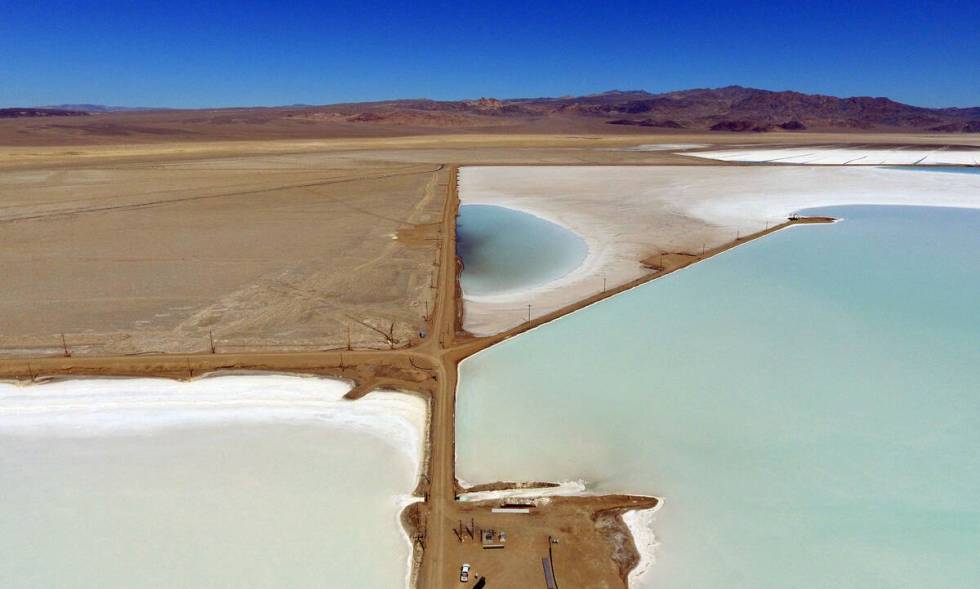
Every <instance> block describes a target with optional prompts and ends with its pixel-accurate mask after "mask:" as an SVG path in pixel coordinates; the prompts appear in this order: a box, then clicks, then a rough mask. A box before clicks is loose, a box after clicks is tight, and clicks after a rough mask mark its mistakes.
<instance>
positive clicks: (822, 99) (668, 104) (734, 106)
mask: <svg viewBox="0 0 980 589" xmlns="http://www.w3.org/2000/svg"><path fill="white" fill-rule="evenodd" d="M504 104H505V105H517V106H519V107H521V108H522V109H525V110H526V111H528V112H541V113H575V114H579V115H583V116H592V117H609V118H610V119H611V120H609V121H607V122H608V123H610V124H615V125H630V124H634V125H637V126H648V127H649V126H653V127H657V126H661V127H675V126H676V125H680V126H683V127H686V128H690V129H710V130H714V131H735V132H740V131H755V132H759V131H769V130H772V129H774V128H777V127H780V128H783V129H786V130H804V129H808V128H811V129H812V128H816V129H896V130H897V129H910V130H933V131H966V132H970V131H971V130H972V129H975V128H976V126H977V125H980V108H923V107H918V106H911V105H908V104H902V103H900V102H895V101H894V100H890V99H888V98H872V97H868V96H858V97H851V98H837V97H834V96H824V95H819V94H802V93H800V92H789V91H784V92H774V91H770V90H759V89H756V88H744V87H742V86H728V87H725V88H709V89H695V90H682V91H677V92H667V93H663V94H650V93H648V92H644V91H640V90H634V91H619V90H616V91H612V92H604V93H602V94H594V95H590V96H580V97H575V98H537V99H524V100H515V101H504Z"/></svg>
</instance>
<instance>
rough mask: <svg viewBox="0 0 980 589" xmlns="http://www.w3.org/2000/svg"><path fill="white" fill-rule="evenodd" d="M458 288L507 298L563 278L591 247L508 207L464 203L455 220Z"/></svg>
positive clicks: (578, 238) (472, 294)
mask: <svg viewBox="0 0 980 589" xmlns="http://www.w3.org/2000/svg"><path fill="white" fill-rule="evenodd" d="M457 252H458V253H459V256H460V258H462V260H463V272H462V274H461V275H460V285H461V287H462V289H463V293H464V294H466V295H470V296H488V295H501V294H508V293H512V292H516V291H520V290H525V289H528V288H533V287H535V286H540V285H542V284H547V283H548V282H551V281H553V280H557V279H558V278H561V277H562V276H565V275H566V274H568V273H569V272H571V271H572V270H574V269H575V268H577V267H578V266H579V265H580V264H581V263H582V261H583V260H584V259H585V256H586V255H587V254H588V253H589V248H588V246H587V245H586V243H585V241H584V240H583V239H582V238H581V237H579V236H578V235H577V234H575V233H574V232H572V231H569V230H568V229H566V228H564V227H562V226H561V225H558V224H556V223H552V222H551V221H547V220H545V219H542V218H541V217H537V216H535V215H532V214H529V213H525V212H523V211H518V210H515V209H511V208H507V207H498V206H494V205H463V206H461V207H460V208H459V219H458V221H457Z"/></svg>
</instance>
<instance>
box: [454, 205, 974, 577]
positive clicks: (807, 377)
mask: <svg viewBox="0 0 980 589" xmlns="http://www.w3.org/2000/svg"><path fill="white" fill-rule="evenodd" d="M810 213H819V214H825V215H833V216H836V217H840V218H843V219H844V221H843V222H840V223H836V224H834V225H822V226H803V227H796V228H793V229H790V230H786V231H782V232H779V233H777V234H774V235H772V236H770V237H767V238H765V239H762V240H758V241H753V242H750V243H748V244H746V245H744V246H741V247H739V248H736V249H734V250H731V251H729V252H727V253H725V254H722V255H720V256H717V257H715V258H711V259H709V260H707V261H705V262H703V263H700V264H698V265H696V266H693V267H691V268H689V269H687V270H684V271H681V272H678V273H675V274H672V275H670V276H667V277H665V278H663V279H661V280H657V281H654V282H652V283H650V284H648V285H645V286H643V287H640V288H637V289H634V290H632V291H629V292H627V293H624V294H622V295H620V296H617V297H615V298H613V299H610V300H608V301H605V302H603V303H600V304H597V305H594V306H591V307H588V308H586V309H584V310H582V311H579V312H577V313H574V314H572V315H570V316H568V317H565V318H563V319H561V320H558V321H556V322H554V323H551V324H548V325H546V326H544V327H542V328H538V329H535V330H533V331H531V332H528V333H526V334H524V335H521V336H519V337H516V338H513V339H510V340H507V341H505V342H503V343H501V344H499V345H497V346H494V347H492V348H490V349H488V350H486V351H484V352H482V353H480V354H478V355H477V356H475V357H473V358H471V359H468V360H466V361H465V362H464V363H463V364H462V367H461V378H460V390H459V395H458V403H459V405H458V410H457V434H458V439H457V453H458V473H459V476H460V478H461V479H464V480H466V481H468V482H473V483H479V482H489V481H497V480H534V481H540V480H555V481H561V480H577V479H584V480H585V481H587V482H588V484H589V487H590V489H591V490H594V491H597V492H632V493H641V494H650V495H657V496H661V497H663V498H664V499H665V502H664V504H663V507H662V509H660V511H658V512H657V513H656V515H655V521H654V523H653V531H654V533H655V534H656V536H657V541H658V543H659V545H658V546H657V549H656V551H655V563H654V564H653V565H652V567H651V568H650V569H649V572H648V573H647V574H646V575H644V576H643V577H642V578H641V579H640V580H639V584H638V586H641V587H656V588H658V589H682V588H683V589H690V588H699V589H732V588H746V589H748V588H752V589H760V588H772V589H776V588H779V589H785V588H787V587H793V588H797V589H800V588H804V589H806V588H812V589H818V588H819V589H824V588H827V587H835V588H838V589H859V588H860V589H867V588H870V587H874V588H876V589H880V588H896V589H897V588H911V587H929V588H930V589H946V588H949V589H953V588H956V589H963V588H967V587H978V586H980V558H978V554H980V504H978V501H977V494H978V490H980V457H978V449H980V211H976V210H963V209H939V208H916V207H840V208H836V207H835V208H826V209H821V210H819V211H810ZM486 432H493V435H487V433H486Z"/></svg>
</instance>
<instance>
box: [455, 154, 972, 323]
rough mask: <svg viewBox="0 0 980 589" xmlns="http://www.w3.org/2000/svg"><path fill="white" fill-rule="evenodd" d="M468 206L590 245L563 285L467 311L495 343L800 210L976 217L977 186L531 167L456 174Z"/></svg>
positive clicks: (891, 175) (722, 170) (766, 169)
mask: <svg viewBox="0 0 980 589" xmlns="http://www.w3.org/2000/svg"><path fill="white" fill-rule="evenodd" d="M460 200H461V202H462V203H463V204H490V205H500V206H506V207H512V208H515V209H518V210H523V211H526V212H529V213H533V214H535V215H537V216H539V217H541V218H544V219H546V220H550V221H552V222H554V223H558V224H560V225H563V226H565V227H567V228H569V229H571V230H572V231H574V232H576V233H578V234H579V235H581V236H582V238H583V239H585V241H586V243H587V244H588V247H589V254H588V255H587V256H586V259H585V261H584V262H583V263H582V265H581V266H580V267H579V268H577V269H576V270H573V271H572V272H571V273H569V274H568V275H566V276H565V277H563V278H560V279H558V280H556V281H554V282H552V283H549V284H546V285H542V286H538V287H535V288H532V289H529V290H527V291H524V292H518V293H509V294H508V295H507V296H506V297H496V298H494V299H493V300H486V299H482V300H481V299H475V298H474V299H469V300H466V301H465V314H464V328H465V329H466V330H467V331H470V332H472V333H475V334H481V335H486V334H491V333H497V332H499V331H503V330H504V329H507V328H510V327H513V326H515V325H518V324H520V323H521V322H522V321H525V320H526V319H527V313H528V311H527V305H528V304H530V305H531V306H532V316H541V315H544V314H546V313H548V312H550V311H554V310H556V309H559V308H561V307H564V306H566V305H570V304H572V303H575V302H576V301H579V300H581V299H583V298H585V297H588V296H590V295H593V294H595V293H597V292H599V291H601V290H602V288H603V283H604V280H605V284H606V285H607V286H608V287H613V286H616V285H619V284H624V283H626V282H629V281H631V280H633V279H636V278H639V277H641V276H643V275H645V274H647V273H649V272H650V270H649V269H647V268H645V267H644V266H643V265H642V264H641V263H640V262H641V260H644V259H648V258H650V257H651V256H656V255H657V254H659V253H661V252H667V253H669V252H686V253H694V254H696V253H699V252H700V251H701V250H702V248H703V247H706V248H708V249H710V248H713V247H717V246H720V245H723V244H726V243H729V242H732V241H733V240H735V239H736V237H737V236H739V235H746V234H749V233H752V232H756V231H760V230H763V229H765V227H766V226H767V225H775V224H778V223H781V222H783V221H785V220H786V218H787V216H789V215H791V214H793V213H794V212H796V211H799V210H800V209H804V208H809V207H818V206H832V205H846V204H891V205H916V204H918V205H930V206H956V207H977V206H980V175H973V174H946V173H943V172H940V171H936V172H934V173H931V172H927V171H924V172H914V173H912V172H908V171H905V170H898V169H886V168H876V167H853V168H852V167H847V168H842V167H833V168H831V167H820V166H755V167H746V166H699V167H684V166H656V167H653V166H646V167H644V166H534V167H500V166H498V167H466V168H462V169H461V170H460Z"/></svg>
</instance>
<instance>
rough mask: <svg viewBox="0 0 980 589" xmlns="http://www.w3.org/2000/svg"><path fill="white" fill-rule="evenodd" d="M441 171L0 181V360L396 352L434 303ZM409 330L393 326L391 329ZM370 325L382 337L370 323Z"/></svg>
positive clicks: (215, 171) (157, 169)
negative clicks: (432, 232)
mask: <svg viewBox="0 0 980 589" xmlns="http://www.w3.org/2000/svg"><path fill="white" fill-rule="evenodd" d="M441 168H442V166H440V165H438V164H432V165H429V164H402V163H390V162H370V163H369V164H364V163H361V162H358V161H356V160H348V159H345V158H341V157H331V156H329V155H327V156H323V155H316V154H301V155H275V156H253V157H230V158H229V157H222V158H213V159H197V160H186V161H164V162H145V163H102V162H86V163H83V164H80V165H78V164H76V165H67V166H56V165H51V164H49V165H47V166H44V167H31V168H27V169H8V170H6V171H4V172H2V173H0V244H2V248H0V275H3V276H4V283H3V288H2V289H0V353H2V354H8V355H9V354H20V355H38V354H45V353H51V352H57V351H60V349H61V346H62V344H61V339H60V335H59V334H61V333H64V334H65V335H66V339H67V342H68V345H69V346H70V347H71V349H72V351H73V352H74V353H77V354H93V353H96V354H119V353H136V352H141V353H142V352H152V351H162V352H175V351H199V350H206V349H208V348H209V347H210V340H209V337H210V336H209V331H213V333H214V338H215V342H216V347H217V348H218V349H219V350H225V351H233V350H238V349H268V348H273V349H319V348H331V347H338V346H346V343H347V342H346V340H347V328H348V327H350V329H351V339H352V343H353V345H355V346H370V347H388V335H389V332H390V334H391V336H392V339H393V340H394V343H395V345H404V344H405V343H407V341H408V340H409V339H410V338H411V337H415V336H417V333H418V330H419V328H420V326H421V325H422V322H423V316H424V315H425V308H426V305H427V304H429V303H430V302H431V301H430V298H431V292H430V291H431V289H430V288H429V286H430V281H431V267H432V264H433V262H434V260H435V241H434V240H433V239H434V236H426V235H424V232H423V234H422V235H415V239H408V240H407V241H408V243H404V242H401V241H399V240H397V239H395V237H396V236H397V235H398V233H399V231H404V230H410V229H413V228H419V227H421V228H424V227H426V226H431V225H432V224H433V223H437V222H438V220H439V216H440V213H441V210H442V204H443V203H442V195H443V193H444V185H445V182H446V174H445V173H444V172H443V171H441ZM392 324H394V330H393V331H391V329H392ZM369 326H370V327H369Z"/></svg>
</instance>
